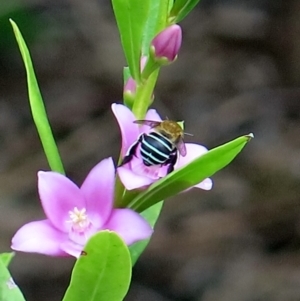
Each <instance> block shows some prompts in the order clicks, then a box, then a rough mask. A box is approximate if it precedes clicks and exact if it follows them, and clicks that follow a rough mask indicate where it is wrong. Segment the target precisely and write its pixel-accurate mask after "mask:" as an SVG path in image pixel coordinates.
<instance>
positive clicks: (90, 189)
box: [12, 158, 152, 257]
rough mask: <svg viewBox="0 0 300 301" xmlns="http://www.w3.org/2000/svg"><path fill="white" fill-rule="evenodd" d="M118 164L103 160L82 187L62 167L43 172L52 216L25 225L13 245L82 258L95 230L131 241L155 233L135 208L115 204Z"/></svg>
mask: <svg viewBox="0 0 300 301" xmlns="http://www.w3.org/2000/svg"><path fill="white" fill-rule="evenodd" d="M114 181H115V168H114V164H113V161H112V159H111V158H108V159H105V160H103V161H101V162H100V163H99V164H97V165H96V166H95V167H94V168H93V169H92V170H91V171H90V173H89V174H88V176H87V178H86V179H85V181H84V183H83V184H82V186H81V187H80V188H79V187H77V186H76V185H75V184H74V183H73V182H72V181H71V180H69V179H68V178H67V177H65V176H63V175H61V174H59V173H56V172H51V171H48V172H44V171H40V172H38V191H39V195H40V199H41V202H42V206H43V209H44V212H45V214H46V216H47V219H45V220H41V221H35V222H30V223H28V224H26V225H24V226H23V227H21V228H20V229H19V230H18V231H17V233H16V234H15V236H14V237H13V239H12V249H14V250H17V251H23V252H33V253H42V254H46V255H52V256H64V255H72V256H75V257H78V256H79V255H80V253H81V251H82V248H83V246H84V245H85V244H86V242H87V240H88V239H89V238H90V237H91V235H93V234H95V233H96V232H98V231H101V230H106V229H108V230H111V231H115V232H116V233H117V234H119V235H120V236H121V237H122V239H123V240H124V241H125V243H126V244H128V245H130V244H132V243H134V242H136V241H138V240H142V239H146V238H149V237H150V235H151V234H152V229H151V227H150V225H149V224H148V223H147V222H146V221H145V220H144V219H143V218H142V217H141V216H140V215H139V214H138V213H136V212H134V211H132V210H130V209H115V208H113V201H114Z"/></svg>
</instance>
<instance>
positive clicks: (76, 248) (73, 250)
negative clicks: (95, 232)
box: [61, 240, 83, 258]
mask: <svg viewBox="0 0 300 301" xmlns="http://www.w3.org/2000/svg"><path fill="white" fill-rule="evenodd" d="M61 248H62V250H64V251H65V252H66V253H67V254H69V255H71V256H74V257H76V258H79V256H80V255H81V252H82V250H83V246H82V245H78V244H75V243H74V242H72V241H71V240H66V241H64V242H63V243H62V244H61Z"/></svg>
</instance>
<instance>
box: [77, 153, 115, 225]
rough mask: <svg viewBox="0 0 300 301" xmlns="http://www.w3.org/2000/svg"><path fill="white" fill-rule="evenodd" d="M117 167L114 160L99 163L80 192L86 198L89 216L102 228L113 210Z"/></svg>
mask: <svg viewBox="0 0 300 301" xmlns="http://www.w3.org/2000/svg"><path fill="white" fill-rule="evenodd" d="M114 184H115V166H114V163H113V160H112V158H107V159H104V160H102V161H101V162H100V163H98V164H97V165H96V166H95V167H94V168H93V169H92V170H91V171H90V173H89V174H88V176H87V177H86V179H85V181H84V182H83V184H82V186H81V188H80V190H81V192H82V194H83V195H84V197H85V200H86V206H87V215H88V217H89V218H90V219H91V220H92V222H93V225H94V227H96V228H100V227H101V226H102V225H103V224H104V223H105V222H106V220H107V218H108V217H109V215H110V213H111V210H112V208H113V201H114V200H113V196H114Z"/></svg>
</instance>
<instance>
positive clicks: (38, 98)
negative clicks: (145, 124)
mask: <svg viewBox="0 0 300 301" xmlns="http://www.w3.org/2000/svg"><path fill="white" fill-rule="evenodd" d="M10 23H11V25H12V27H13V30H14V34H15V37H16V39H17V42H18V45H19V49H20V52H21V55H22V59H23V62H24V65H25V69H26V74H27V86H28V95H29V102H30V107H31V112H32V117H33V120H34V122H35V125H36V128H37V131H38V133H39V136H40V139H41V142H42V145H43V148H44V152H45V154H46V157H47V160H48V163H49V165H50V167H51V169H52V170H53V171H57V172H60V173H62V174H64V168H63V165H62V162H61V159H60V156H59V152H58V149H57V146H56V143H55V140H54V138H53V134H52V130H51V127H50V124H49V121H48V118H47V113H46V109H45V106H44V103H43V98H42V95H41V92H40V89H39V86H38V82H37V79H36V76H35V72H34V68H33V64H32V61H31V58H30V53H29V50H28V48H27V46H26V43H25V41H24V39H23V36H22V34H21V32H20V30H19V28H18V26H17V24H16V23H15V22H14V21H12V20H10Z"/></svg>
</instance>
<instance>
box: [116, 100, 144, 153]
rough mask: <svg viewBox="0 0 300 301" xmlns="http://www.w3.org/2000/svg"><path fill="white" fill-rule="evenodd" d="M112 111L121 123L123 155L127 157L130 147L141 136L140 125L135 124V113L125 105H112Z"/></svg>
mask: <svg viewBox="0 0 300 301" xmlns="http://www.w3.org/2000/svg"><path fill="white" fill-rule="evenodd" d="M111 108H112V111H113V113H114V115H115V117H116V119H117V121H118V123H119V127H120V130H121V134H122V149H121V155H122V157H124V156H125V154H126V152H127V150H128V149H129V147H130V146H131V145H132V144H133V142H135V141H136V139H137V138H138V136H139V130H138V125H136V124H135V123H133V122H134V121H135V120H136V118H135V117H134V115H133V113H132V112H131V111H130V110H129V109H128V108H127V107H125V106H124V105H121V104H116V103H114V104H112V106H111Z"/></svg>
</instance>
